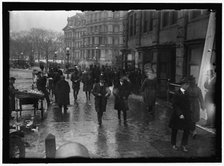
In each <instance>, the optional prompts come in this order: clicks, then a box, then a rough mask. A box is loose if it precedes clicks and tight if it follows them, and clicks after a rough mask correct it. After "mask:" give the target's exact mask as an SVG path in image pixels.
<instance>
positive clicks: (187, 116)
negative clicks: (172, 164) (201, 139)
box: [169, 78, 192, 152]
mask: <svg viewBox="0 0 224 166" xmlns="http://www.w3.org/2000/svg"><path fill="white" fill-rule="evenodd" d="M180 84H181V86H180V88H179V90H178V91H177V92H176V93H175V94H174V97H173V112H172V115H171V118H170V123H169V127H170V128H171V129H172V133H171V144H172V148H173V149H174V150H177V146H176V137H177V132H178V130H183V131H184V133H183V135H182V141H181V148H182V150H183V151H184V152H187V151H188V150H187V148H186V146H187V144H188V136H189V131H190V128H191V124H192V122H191V113H190V103H189V97H188V95H187V93H186V90H187V88H188V87H189V83H188V80H187V78H183V79H182V80H181V82H180Z"/></svg>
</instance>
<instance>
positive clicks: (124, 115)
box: [123, 110, 127, 122]
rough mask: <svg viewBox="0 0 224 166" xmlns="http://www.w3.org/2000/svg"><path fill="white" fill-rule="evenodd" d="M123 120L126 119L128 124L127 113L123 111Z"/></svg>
mask: <svg viewBox="0 0 224 166" xmlns="http://www.w3.org/2000/svg"><path fill="white" fill-rule="evenodd" d="M123 118H124V122H126V120H127V111H126V110H123Z"/></svg>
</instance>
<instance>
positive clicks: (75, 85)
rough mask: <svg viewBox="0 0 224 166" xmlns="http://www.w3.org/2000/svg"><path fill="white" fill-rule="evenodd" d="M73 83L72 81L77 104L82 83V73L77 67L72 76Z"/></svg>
mask: <svg viewBox="0 0 224 166" xmlns="http://www.w3.org/2000/svg"><path fill="white" fill-rule="evenodd" d="M71 81H72V89H73V96H74V102H76V100H77V96H78V93H79V89H80V81H81V72H79V70H78V69H77V67H76V68H75V71H74V72H73V73H72V75H71Z"/></svg>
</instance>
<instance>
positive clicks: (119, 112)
mask: <svg viewBox="0 0 224 166" xmlns="http://www.w3.org/2000/svg"><path fill="white" fill-rule="evenodd" d="M117 116H118V119H119V120H121V110H117Z"/></svg>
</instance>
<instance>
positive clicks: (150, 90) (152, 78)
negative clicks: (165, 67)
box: [141, 69, 157, 114]
mask: <svg viewBox="0 0 224 166" xmlns="http://www.w3.org/2000/svg"><path fill="white" fill-rule="evenodd" d="M145 72H146V76H147V77H146V78H145V80H144V81H143V83H142V86H141V92H143V101H144V104H145V106H146V110H147V111H149V112H150V113H152V114H154V113H155V103H156V90H157V78H156V73H155V72H154V71H153V70H152V69H148V70H146V71H145Z"/></svg>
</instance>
